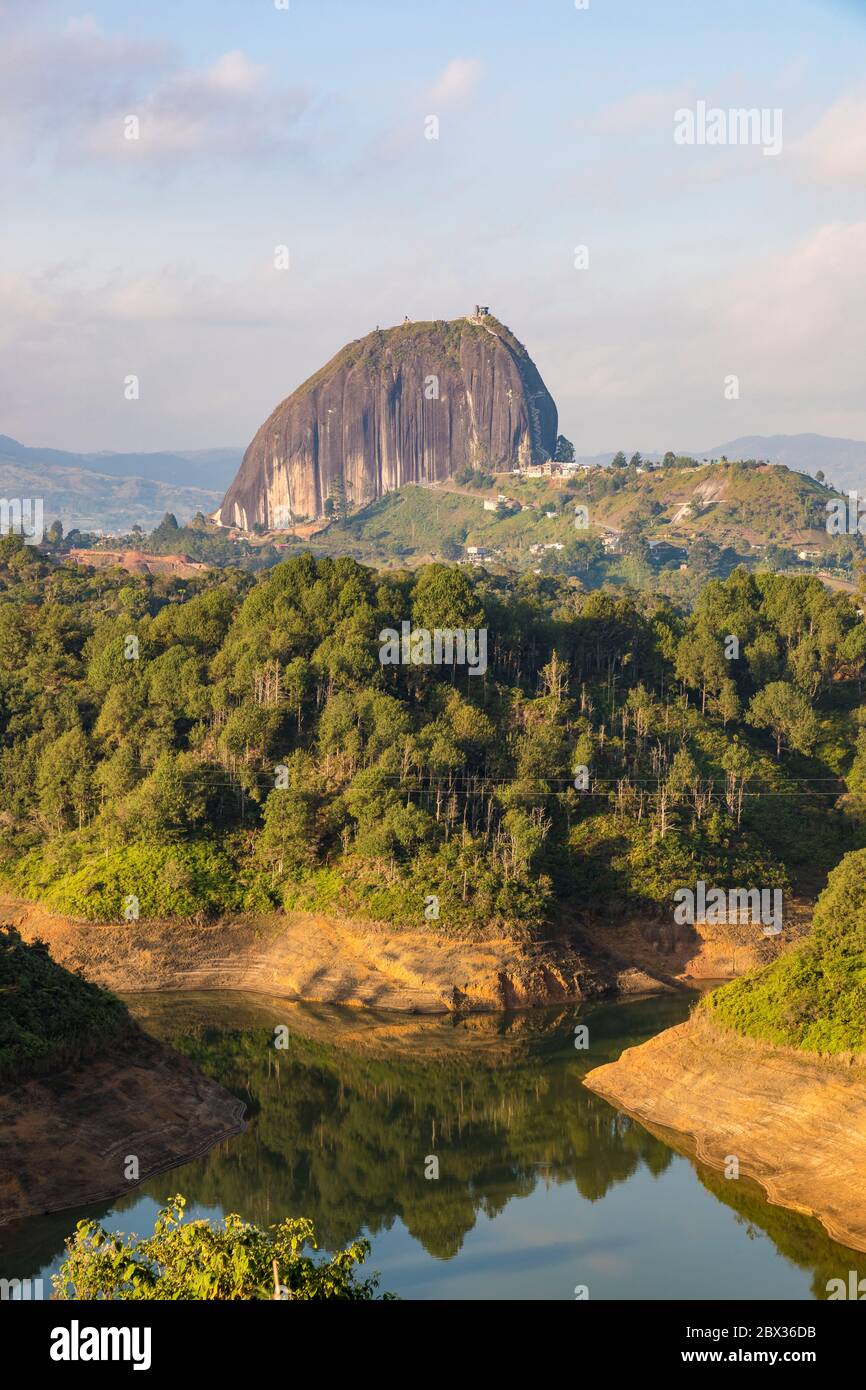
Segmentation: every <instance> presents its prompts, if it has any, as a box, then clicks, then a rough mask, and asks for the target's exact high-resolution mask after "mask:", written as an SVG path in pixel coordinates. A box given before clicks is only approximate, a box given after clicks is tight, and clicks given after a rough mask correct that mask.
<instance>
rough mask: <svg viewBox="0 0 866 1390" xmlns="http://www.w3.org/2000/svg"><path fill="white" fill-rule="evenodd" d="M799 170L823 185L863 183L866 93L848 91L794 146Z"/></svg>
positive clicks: (865, 151)
mask: <svg viewBox="0 0 866 1390" xmlns="http://www.w3.org/2000/svg"><path fill="white" fill-rule="evenodd" d="M793 153H794V155H795V157H796V158H797V159H798V160H799V161H800V166H801V168H802V169H803V170H804V171H805V172H806V173H807V174H808V175H810V176H811V177H812V178H815V179H817V180H818V181H819V182H822V183H853V184H859V185H860V186H861V187H862V185H863V183H864V181H866V91H857V92H849V93H847V94H846V95H845V96H843V97H840V98H839V100H838V101H837V102H835V103H834V105H833V106H831V107H830V109H829V110H828V111H826V112H825V113H824V115H823V116H822V117H821V119H820V120H819V121H818V123H817V125H815V126H814V127H813V128H812V130H810V131H809V133H808V134H807V135H805V136H804V137H803V138H802V139H801V140H798V141H797V142H796V144H795V145H794V146H793Z"/></svg>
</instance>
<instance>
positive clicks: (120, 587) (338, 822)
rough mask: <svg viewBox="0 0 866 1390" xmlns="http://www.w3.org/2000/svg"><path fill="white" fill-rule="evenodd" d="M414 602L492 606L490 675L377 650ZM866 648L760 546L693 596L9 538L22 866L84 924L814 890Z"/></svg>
mask: <svg viewBox="0 0 866 1390" xmlns="http://www.w3.org/2000/svg"><path fill="white" fill-rule="evenodd" d="M404 620H409V621H411V623H412V624H413V625H415V626H422V627H426V628H428V629H436V628H451V629H454V628H476V629H477V628H485V629H486V630H487V633H488V669H487V671H486V674H484V675H483V676H482V675H471V674H469V673H468V671H467V668H466V667H465V666H459V665H448V666H438V667H437V666H433V665H411V664H409V665H390V666H383V665H382V664H380V660H379V648H380V645H381V643H380V638H379V634H380V632H381V631H382V630H383V629H384V628H398V629H399V627H400V623H401V622H402V621H404ZM731 638H735V639H736V640H735V641H734V642H732V641H731V640H730V639H731ZM864 663H866V626H864V624H863V622H862V620H861V618H860V615H859V613H858V611H857V609H856V607H855V604H854V602H853V601H852V600H851V599H850V598H849V597H848V596H846V595H844V594H834V593H829V592H827V591H826V590H825V589H824V588H823V587H822V585H821V584H820V583H819V582H818V581H817V580H816V579H812V578H805V577H803V578H791V577H786V576H782V575H777V574H757V575H752V574H748V573H747V572H746V571H745V570H742V569H738V570H735V571H734V572H733V574H731V575H730V576H729V577H728V578H727V579H726V580H724V581H721V580H714V581H711V582H710V583H708V584H707V585H706V586H705V587H704V589H703V590H702V592H701V594H700V596H699V599H698V601H697V603H696V605H695V608H694V610H693V611H692V612H690V613H686V612H684V611H680V610H678V609H677V608H676V607H674V606H672V605H671V604H670V603H668V602H667V601H665V600H663V599H661V598H660V597H658V596H653V595H648V594H641V593H637V592H626V593H623V592H617V593H613V592H609V591H599V592H593V593H586V592H584V591H582V590H580V589H579V588H575V587H574V586H573V585H572V584H571V583H570V582H569V581H568V579H567V578H560V577H557V576H538V575H525V576H523V577H521V578H519V579H518V578H512V579H506V578H498V577H492V576H488V575H485V574H484V573H483V572H475V573H474V574H470V573H468V572H467V571H466V570H465V569H463V568H453V567H448V566H445V565H439V564H432V565H429V566H426V567H424V568H422V569H420V570H417V571H415V572H414V573H408V572H407V573H402V572H393V571H392V572H389V573H387V574H385V573H377V572H375V571H374V570H371V569H369V568H366V567H363V566H361V565H359V564H357V563H356V562H355V561H353V560H351V559H348V558H339V559H322V560H318V561H317V560H315V559H313V557H312V556H310V555H301V556H298V557H294V558H292V559H290V560H288V561H285V562H284V563H282V564H280V565H277V566H276V567H274V568H272V569H270V570H268V571H266V572H265V573H263V574H259V575H253V574H249V573H241V572H239V571H237V570H229V571H213V572H210V573H209V574H207V575H205V576H203V577H202V578H200V579H195V580H190V581H180V580H168V579H165V580H163V579H154V578H153V577H150V576H148V577H145V578H141V579H138V578H131V577H130V576H128V575H125V574H122V573H120V572H117V571H115V572H109V573H96V572H93V571H85V570H78V569H75V568H72V567H66V566H63V565H55V564H52V563H50V562H49V561H47V560H46V559H45V558H44V557H43V556H40V555H39V554H38V553H34V551H33V550H32V549H31V548H29V547H27V546H24V545H23V544H22V543H21V542H20V541H19V540H18V539H17V538H14V537H8V538H5V539H4V540H2V541H0V775H2V781H3V788H4V797H3V812H2V821H0V874H2V877H3V880H4V882H5V883H6V885H7V887H10V888H12V889H14V890H15V891H17V892H19V893H21V894H23V895H25V896H29V897H32V898H39V899H42V900H45V901H47V902H48V903H49V904H52V905H53V906H55V907H56V908H58V909H60V910H63V911H67V912H69V913H71V914H73V915H76V916H81V917H85V918H89V919H93V920H114V921H122V920H123V919H124V918H125V917H126V918H127V919H129V918H134V917H135V915H136V914H138V915H140V916H141V917H142V918H147V917H158V918H162V917H184V918H194V917H198V916H207V915H213V914H217V913H220V912H223V911H237V910H244V909H246V910H251V911H265V910H269V909H271V908H273V907H278V906H280V905H283V906H286V907H288V908H292V907H300V908H320V909H326V910H342V911H349V912H355V913H358V914H361V915H365V916H368V917H372V918H376V919H379V920H385V921H388V922H391V923H394V924H397V925H403V926H411V925H425V926H427V927H428V928H429V929H430V930H436V931H442V932H462V933H485V932H486V933H499V932H502V931H509V932H512V933H515V934H525V935H529V934H535V933H539V932H541V931H543V930H544V929H545V928H546V927H547V926H548V925H549V924H550V923H551V922H553V921H555V920H557V919H558V918H559V917H560V916H561V914H563V913H573V912H577V913H590V914H592V913H598V914H600V915H601V914H607V913H611V912H612V911H613V909H614V908H615V906H616V905H617V904H623V905H632V906H633V907H634V908H635V909H640V910H641V911H644V912H657V913H659V914H664V915H666V916H669V915H670V910H671V895H672V893H673V891H674V889H675V888H677V887H678V886H688V885H692V886H693V885H694V883H695V880H696V878H698V877H700V878H703V879H704V880H705V881H706V882H708V883H714V884H717V885H720V886H726V885H731V886H735V885H744V886H748V885H753V884H757V885H760V886H764V887H770V886H777V887H783V888H800V889H802V890H803V891H805V892H811V891H815V890H816V889H817V888H818V887H819V886H820V885H821V883H822V882H823V880H824V877H825V876H826V873H827V872H828V871H829V869H830V868H831V867H832V866H833V865H834V864H835V863H836V862H837V861H838V860H839V858H840V857H841V855H842V853H843V852H844V851H845V850H846V849H855V848H859V847H860V846H861V845H863V844H864V843H866V833H864V825H866V822H864V814H863V806H864V802H863V791H864V787H866V706H863V707H861V696H862V676H863V670H864ZM580 768H586V769H587V777H588V788H587V789H586V790H582V789H579V787H576V786H575V778H576V773H577V776H578V782H579V776H580V774H579V769H580ZM433 897H435V898H436V899H437V900H438V916H436V915H435V912H433V911H432V910H431V909H430V908H429V900H430V899H431V898H433ZM425 904H428V907H427V908H426V909H425ZM425 911H426V916H425Z"/></svg>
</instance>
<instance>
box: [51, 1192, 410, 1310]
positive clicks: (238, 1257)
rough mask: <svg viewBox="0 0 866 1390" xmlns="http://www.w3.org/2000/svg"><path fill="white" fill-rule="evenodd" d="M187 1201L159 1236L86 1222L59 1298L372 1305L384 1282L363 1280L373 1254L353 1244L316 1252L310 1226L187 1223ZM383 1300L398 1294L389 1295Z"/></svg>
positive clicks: (57, 1288) (166, 1218)
mask: <svg viewBox="0 0 866 1390" xmlns="http://www.w3.org/2000/svg"><path fill="white" fill-rule="evenodd" d="M185 1206H186V1200H185V1198H184V1197H182V1196H180V1195H178V1196H176V1197H173V1198H171V1200H170V1201H169V1203H168V1205H167V1206H166V1207H164V1208H163V1209H162V1211H161V1212H160V1213H159V1216H158V1217H157V1219H156V1223H155V1225H154V1231H153V1235H152V1236H151V1237H149V1238H148V1239H146V1240H140V1239H138V1238H137V1237H135V1236H127V1237H124V1236H122V1235H119V1234H115V1235H110V1234H109V1233H108V1232H107V1231H106V1230H105V1229H104V1227H102V1226H100V1225H99V1224H98V1223H97V1222H95V1221H80V1222H79V1223H78V1225H77V1227H76V1228H75V1234H74V1235H73V1236H71V1237H70V1238H69V1240H68V1241H67V1242H66V1250H67V1257H66V1259H65V1261H64V1262H63V1264H62V1265H61V1267H60V1270H59V1272H58V1273H57V1274H55V1275H54V1280H53V1282H54V1296H55V1298H58V1299H83V1300H94V1299H97V1300H98V1299H108V1300H114V1299H161V1300H196V1301H198V1300H209V1299H220V1300H222V1299H246V1300H255V1299H273V1298H275V1296H277V1295H276V1294H275V1277H276V1280H277V1281H278V1289H279V1294H278V1296H279V1297H280V1298H281V1299H318V1298H341V1299H353V1300H362V1299H374V1298H376V1297H377V1296H378V1295H377V1292H376V1290H377V1289H378V1286H379V1280H378V1278H377V1277H376V1276H375V1275H374V1276H372V1277H371V1278H369V1279H358V1278H357V1277H356V1274H355V1267H356V1265H359V1264H361V1263H362V1262H363V1261H364V1260H365V1259H366V1258H367V1256H368V1254H369V1253H370V1246H369V1244H368V1242H367V1241H364V1240H360V1241H355V1242H353V1243H352V1244H351V1245H349V1246H347V1247H346V1249H345V1250H339V1251H338V1252H337V1253H336V1254H335V1255H332V1256H331V1258H330V1259H322V1260H319V1261H316V1260H314V1259H313V1258H312V1257H311V1256H309V1255H305V1254H304V1253H303V1250H304V1247H305V1246H310V1247H311V1248H312V1249H314V1250H315V1249H316V1242H315V1238H314V1233H313V1226H312V1222H310V1221H308V1220H306V1219H302V1220H285V1221H281V1222H280V1223H279V1224H278V1225H275V1226H269V1227H268V1228H267V1229H266V1230H265V1229H262V1228H261V1227H260V1226H254V1225H250V1224H248V1223H247V1222H245V1221H242V1220H241V1218H240V1217H239V1216H236V1215H230V1216H226V1218H225V1220H224V1222H222V1223H220V1224H217V1223H214V1222H212V1221H209V1220H202V1221H189V1222H185V1221H184V1207H185ZM382 1296H383V1297H384V1298H391V1297H392V1295H390V1294H384V1295H382Z"/></svg>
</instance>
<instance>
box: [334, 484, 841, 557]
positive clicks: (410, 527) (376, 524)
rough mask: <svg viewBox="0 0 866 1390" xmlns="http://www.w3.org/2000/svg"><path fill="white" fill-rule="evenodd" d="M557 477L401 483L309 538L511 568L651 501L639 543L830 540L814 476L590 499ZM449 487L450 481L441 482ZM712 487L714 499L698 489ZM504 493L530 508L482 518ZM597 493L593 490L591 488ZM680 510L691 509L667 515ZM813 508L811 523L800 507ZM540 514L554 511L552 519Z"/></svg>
mask: <svg viewBox="0 0 866 1390" xmlns="http://www.w3.org/2000/svg"><path fill="white" fill-rule="evenodd" d="M563 483H564V480H562V479H525V480H521V479H518V478H514V477H511V476H510V475H500V476H499V477H498V478H497V480H496V484H495V486H494V487H493V488H491V489H486V490H483V489H479V488H471V489H470V488H461V489H460V490H459V491H458V490H447V491H446V490H445V488H422V487H413V486H407V487H403V488H400V489H399V490H398V491H396V492H393V493H390V494H389V495H388V496H387V497H384V498H382V499H380V500H379V501H377V502H374V503H372V504H371V505H370V506H369V507H366V508H364V510H363V511H361V512H358V513H357V514H356V515H355V516H353V517H352V518H351V519H350V521H349V522H348V523H347V524H346V525H345V526H343V527H339V528H337V527H333V528H331V529H330V530H329V531H328V532H325V533H324V534H323V535H322V536H320V537H319V538H317V545H316V548H321V549H322V550H325V551H328V552H333V553H345V551H346V550H352V551H353V553H354V551H355V549H356V548H357V551H358V553H359V554H363V555H365V556H368V557H370V558H379V559H382V560H385V561H387V560H388V559H392V560H393V559H395V558H402V559H403V560H404V561H405V560H406V559H410V558H411V559H412V560H423V559H426V558H433V557H436V556H439V555H441V553H442V547H443V545H444V544H445V543H446V542H447V541H454V542H456V543H457V544H458V545H460V546H465V545H485V546H488V547H489V548H491V549H493V548H498V549H500V550H501V551H502V552H503V560H504V561H505V562H508V563H511V564H515V563H517V564H520V565H529V564H530V563H533V564H536V563H538V561H537V560H536V559H535V557H531V556H530V554H529V547H530V546H531V545H535V544H546V543H549V542H553V541H559V542H562V543H563V544H564V543H566V542H568V541H572V540H574V539H581V537H583V536H586V535H587V534H589V535H593V534H595V535H598V534H599V533H601V532H602V531H604V530H605V529H611V530H617V531H619V530H622V529H623V528H624V527H625V526H626V525H627V523H628V522H629V521H630V520H631V519H632V518H633V517H635V516H636V515H639V514H641V512H644V511H645V510H646V508H647V507H648V506H650V505H651V504H656V505H658V506H659V507H661V509H662V510H661V511H660V512H659V514H658V515H657V516H655V517H653V518H652V519H651V521H649V523H648V525H647V528H646V532H645V534H646V536H647V539H650V540H656V539H658V540H668V541H670V542H671V543H672V544H674V545H677V544H682V545H684V544H687V543H689V542H691V541H693V540H695V539H696V538H697V537H698V536H705V537H707V538H708V539H710V540H713V541H715V542H716V543H717V544H719V545H731V546H733V547H734V548H736V549H738V550H740V551H741V552H742V553H745V554H747V553H748V552H749V551H750V550H751V549H752V546H753V544H760V545H766V544H769V543H774V542H775V543H785V544H788V545H790V544H802V543H806V542H807V543H808V545H809V546H810V547H817V548H822V549H823V548H824V547H826V546H827V544H828V542H829V537H828V535H827V532H826V529H825V526H824V518H825V516H826V512H825V503H826V501H827V499H828V498H829V497H831V496H832V495H833V494H831V493H830V492H829V491H828V490H827V489H825V488H822V487H821V485H820V484H819V483H816V482H815V480H814V479H812V478H808V477H806V476H805V475H803V474H799V473H792V472H790V471H789V470H788V469H787V468H782V467H770V466H767V467H765V468H754V469H738V468H737V466H736V465H734V464H710V465H707V466H706V467H701V468H683V469H665V470H663V471H661V472H658V473H647V474H642V475H639V476H638V477H637V478H636V479H635V480H634V481H633V482H630V483H628V484H627V485H626V487H624V488H623V489H622V491H620V492H618V493H614V494H611V495H608V496H606V497H598V496H597V495H594V493H593V485H592V481H590V482H589V483H588V484H587V483H583V482H581V484H580V485H579V486H576V487H575V486H572V487H566V486H564V485H563ZM448 486H449V488H451V489H457V487H458V485H457V484H456V483H451V484H449V485H448ZM710 487H712V489H713V492H714V494H716V495H718V500H717V501H706V500H704V497H703V495H702V494H701V491H700V490H701V489H709V488H710ZM499 492H501V493H503V494H504V495H505V496H507V497H508V498H509V499H513V500H514V501H515V502H520V503H522V504H526V505H529V506H530V507H532V510H531V511H515V512H511V513H510V514H502V513H495V512H485V511H484V507H483V503H484V500H485V498H493V497H495V496H496V495H497V493H499ZM596 493H597V485H596ZM685 503H688V504H689V506H690V512H689V513H688V514H687V515H685V516H682V517H681V518H680V519H679V520H678V521H676V522H674V520H673V518H674V517H675V516H676V515H677V512H678V511H679V510H680V509H681V507H682V505H683V504H685ZM810 503H811V507H812V513H811V518H810V516H809V514H808V513H807V510H806V509H807V507H808V505H809V504H810ZM577 504H584V505H586V506H587V507H588V509H589V517H590V530H589V532H588V533H587V532H585V531H576V530H575V525H574V515H573V511H574V507H575V506H576V505H577ZM547 511H556V512H557V515H556V516H555V517H554V518H548V517H547V516H546V512H547Z"/></svg>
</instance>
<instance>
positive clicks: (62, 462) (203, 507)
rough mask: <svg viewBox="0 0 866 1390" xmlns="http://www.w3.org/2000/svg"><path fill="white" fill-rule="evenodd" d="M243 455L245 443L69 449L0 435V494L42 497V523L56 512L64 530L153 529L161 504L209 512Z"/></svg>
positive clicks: (187, 512) (186, 515)
mask: <svg viewBox="0 0 866 1390" xmlns="http://www.w3.org/2000/svg"><path fill="white" fill-rule="evenodd" d="M242 457H243V449H197V450H188V451H182V450H179V451H177V452H175V453H156V454H115V453H98V454H74V453H68V452H66V451H64V450H62V449H39V448H30V447H28V446H27V445H26V444H20V443H19V442H18V440H17V439H10V438H9V436H8V435H0V496H2V497H41V498H42V499H43V503H44V513H45V524H46V525H49V524H50V523H51V522H52V521H53V520H54V519H55V518H59V519H60V521H62V522H63V526H64V529H65V530H67V531H69V530H71V529H72V528H73V527H77V528H78V529H79V530H82V531H103V532H109V533H116V532H122V531H128V530H129V529H130V528H131V527H132V526H134V525H136V524H137V525H139V526H141V527H142V528H143V529H144V530H152V529H153V527H154V526H156V525H158V524H159V522H160V521H161V519H162V517H163V516H164V515H165V513H166V512H173V513H174V515H175V516H176V517H177V519H178V521H179V522H181V523H183V522H184V521H188V520H189V519H190V517H192V516H194V515H195V513H196V512H198V511H202V512H212V511H213V510H214V508H215V507H216V506H217V505H218V504H219V503H220V502H221V501H222V498H223V494H224V493H225V490H226V488H227V487H228V485H229V483H230V482H231V480H232V478H233V477H234V475H235V473H236V472H237V470H238V467H239V465H240V461H241V459H242Z"/></svg>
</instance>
